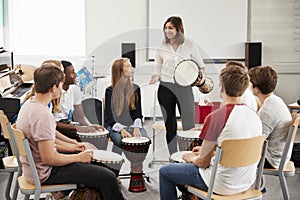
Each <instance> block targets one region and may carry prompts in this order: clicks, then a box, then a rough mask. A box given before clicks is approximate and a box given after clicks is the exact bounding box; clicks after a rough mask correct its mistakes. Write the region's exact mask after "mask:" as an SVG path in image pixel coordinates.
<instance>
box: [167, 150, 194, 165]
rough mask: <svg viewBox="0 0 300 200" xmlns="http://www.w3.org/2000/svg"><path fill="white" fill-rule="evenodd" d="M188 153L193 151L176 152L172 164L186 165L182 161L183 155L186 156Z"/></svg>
mask: <svg viewBox="0 0 300 200" xmlns="http://www.w3.org/2000/svg"><path fill="white" fill-rule="evenodd" d="M186 153H192V151H178V152H175V153H173V154H172V155H171V156H170V160H171V161H172V162H179V163H185V161H184V160H183V159H182V156H183V154H186Z"/></svg>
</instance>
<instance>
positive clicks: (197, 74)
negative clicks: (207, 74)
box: [174, 59, 201, 86]
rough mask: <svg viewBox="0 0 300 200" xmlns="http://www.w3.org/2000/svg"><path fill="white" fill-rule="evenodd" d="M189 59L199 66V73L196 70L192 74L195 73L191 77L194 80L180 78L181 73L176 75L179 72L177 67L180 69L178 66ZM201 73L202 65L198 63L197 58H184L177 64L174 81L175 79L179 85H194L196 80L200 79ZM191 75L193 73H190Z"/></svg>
mask: <svg viewBox="0 0 300 200" xmlns="http://www.w3.org/2000/svg"><path fill="white" fill-rule="evenodd" d="M187 61H191V62H193V63H194V64H195V65H196V67H197V73H196V72H195V73H193V74H192V75H193V76H192V77H189V78H190V79H192V80H193V81H192V82H187V81H186V80H185V79H184V80H179V77H180V76H179V75H177V76H176V74H178V71H177V69H179V68H178V67H179V66H180V65H181V64H182V63H183V62H187ZM200 73H201V71H200V66H199V64H198V63H197V62H196V61H195V60H193V59H184V60H182V61H180V62H179V63H178V64H177V65H176V67H175V70H174V81H175V82H176V83H177V84H178V85H181V86H191V85H193V83H194V82H195V81H197V79H198V77H199V75H200ZM190 75H191V74H190ZM176 77H177V78H176Z"/></svg>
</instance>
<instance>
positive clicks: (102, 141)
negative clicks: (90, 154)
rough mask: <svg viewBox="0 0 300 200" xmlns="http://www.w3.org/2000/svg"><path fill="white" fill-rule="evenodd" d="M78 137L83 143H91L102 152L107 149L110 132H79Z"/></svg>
mask: <svg viewBox="0 0 300 200" xmlns="http://www.w3.org/2000/svg"><path fill="white" fill-rule="evenodd" d="M77 135H78V136H79V137H80V139H81V141H82V142H89V143H91V144H93V145H94V146H95V147H96V148H97V149H100V150H106V149H107V145H108V136H109V132H108V131H107V130H105V131H98V132H92V133H82V132H77Z"/></svg>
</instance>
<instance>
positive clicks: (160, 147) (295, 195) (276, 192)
mask: <svg viewBox="0 0 300 200" xmlns="http://www.w3.org/2000/svg"><path fill="white" fill-rule="evenodd" d="M145 128H146V130H147V131H148V134H149V135H150V136H152V129H151V122H150V121H146V122H145ZM155 136H156V140H155V141H156V144H155V146H156V149H155V158H156V159H157V160H168V158H169V155H168V153H167V152H168V151H167V148H166V144H165V139H164V137H165V133H164V131H157V132H156V134H155ZM298 136H299V134H298ZM297 140H298V138H297ZM108 150H111V143H109V146H108ZM152 156H153V154H152V145H150V148H149V153H148V155H147V157H146V159H145V161H144V166H143V167H144V172H146V174H147V175H148V176H149V177H150V182H147V181H145V183H146V188H147V191H145V192H140V193H132V192H129V191H128V186H129V179H121V188H122V192H123V194H124V196H125V197H126V198H127V199H128V200H141V199H143V200H158V199H159V183H158V170H159V168H160V167H161V166H162V164H163V163H153V164H152V165H151V166H150V167H149V165H148V164H149V163H150V162H151V161H152ZM124 158H125V157H124ZM129 168H130V164H129V161H128V160H127V159H126V158H125V162H124V163H123V165H122V168H121V170H120V173H121V174H122V173H128V172H129ZM7 177H8V176H7V174H4V173H0V200H4V191H5V186H6V180H7ZM287 183H288V188H289V192H290V196H291V199H292V200H298V199H300V192H299V185H300V168H298V169H297V170H296V174H295V176H293V177H288V178H287ZM266 190H267V192H266V193H264V195H263V199H265V200H281V199H283V197H282V193H281V189H280V185H279V179H278V177H275V176H274V177H273V176H266ZM23 197H24V196H23V195H22V194H20V192H19V195H18V199H23Z"/></svg>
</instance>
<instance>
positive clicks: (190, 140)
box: [177, 131, 202, 151]
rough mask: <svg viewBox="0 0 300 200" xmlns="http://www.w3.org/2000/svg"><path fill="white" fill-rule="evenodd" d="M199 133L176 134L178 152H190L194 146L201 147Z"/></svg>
mask: <svg viewBox="0 0 300 200" xmlns="http://www.w3.org/2000/svg"><path fill="white" fill-rule="evenodd" d="M199 135H200V131H180V132H178V133H177V142H178V146H179V150H180V151H192V150H193V148H194V147H195V146H201V144H202V140H201V139H200V138H199Z"/></svg>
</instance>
